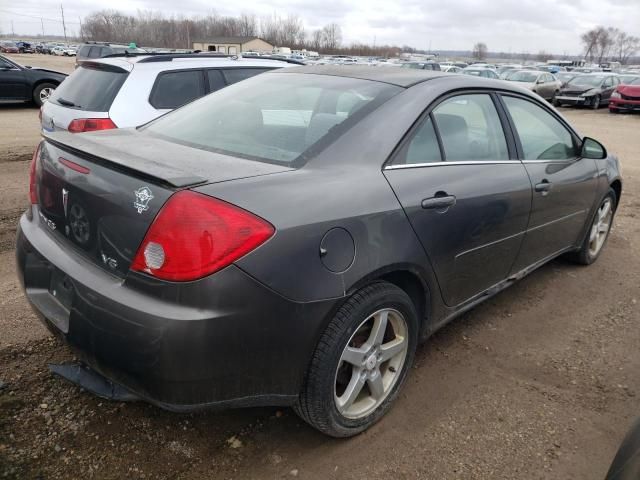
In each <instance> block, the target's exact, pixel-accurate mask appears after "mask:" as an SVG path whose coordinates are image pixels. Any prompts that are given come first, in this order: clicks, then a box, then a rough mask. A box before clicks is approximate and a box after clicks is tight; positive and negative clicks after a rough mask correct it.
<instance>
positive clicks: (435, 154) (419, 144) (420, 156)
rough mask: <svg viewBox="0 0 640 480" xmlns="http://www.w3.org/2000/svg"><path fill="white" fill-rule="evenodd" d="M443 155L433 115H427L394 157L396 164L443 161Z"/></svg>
mask: <svg viewBox="0 0 640 480" xmlns="http://www.w3.org/2000/svg"><path fill="white" fill-rule="evenodd" d="M441 161H442V155H441V154H440V147H439V145H438V137H437V136H436V131H435V129H434V128H433V121H432V120H431V116H428V117H426V118H425V119H424V120H423V121H422V123H421V124H420V125H419V126H418V127H417V128H416V129H415V130H414V132H413V134H412V135H411V137H410V138H409V139H407V141H405V142H404V144H403V145H402V147H400V150H399V151H398V153H397V154H396V156H395V157H394V159H393V164H394V165H415V164H419V163H433V162H441Z"/></svg>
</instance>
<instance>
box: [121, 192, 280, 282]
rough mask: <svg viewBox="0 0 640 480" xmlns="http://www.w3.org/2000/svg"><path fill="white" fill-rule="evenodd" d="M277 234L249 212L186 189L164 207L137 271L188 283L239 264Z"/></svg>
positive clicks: (137, 260)
mask: <svg viewBox="0 0 640 480" xmlns="http://www.w3.org/2000/svg"><path fill="white" fill-rule="evenodd" d="M273 233H274V228H273V226H272V225H271V224H270V223H268V222H267V221H265V220H263V219H262V218H260V217H257V216H255V215H253V214H252V213H250V212H247V211H246V210H243V209H241V208H239V207H236V206H234V205H231V204H229V203H226V202H223V201H221V200H217V199H215V198H212V197H208V196H206V195H202V194H200V193H195V192H192V191H189V190H183V191H181V192H178V193H176V194H174V195H173V196H172V197H171V198H169V200H168V201H167V203H166V204H165V205H164V206H163V207H162V209H161V210H160V212H159V213H158V215H157V216H156V218H155V220H154V221H153V223H152V224H151V227H149V230H148V231H147V234H146V235H145V237H144V240H143V241H142V243H141V244H140V247H139V248H138V252H137V253H136V256H135V258H134V259H133V263H132V264H131V270H135V271H139V272H146V273H148V274H151V275H153V276H154V277H158V278H162V279H164V280H171V281H177V282H184V281H189V280H196V279H198V278H202V277H204V276H206V275H210V274H212V273H214V272H216V271H218V270H220V269H222V268H224V267H226V266H228V265H230V264H231V263H233V262H235V261H236V260H237V259H239V258H240V257H242V256H244V255H246V254H247V253H249V252H250V251H252V250H254V249H255V248H257V247H258V246H259V245H261V244H263V243H264V242H265V241H267V240H268V239H269V238H270V237H271V236H272V235H273Z"/></svg>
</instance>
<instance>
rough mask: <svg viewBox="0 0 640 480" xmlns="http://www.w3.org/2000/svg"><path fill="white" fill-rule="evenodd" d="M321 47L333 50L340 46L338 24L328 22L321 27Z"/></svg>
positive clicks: (340, 35) (340, 36) (340, 37)
mask: <svg viewBox="0 0 640 480" xmlns="http://www.w3.org/2000/svg"><path fill="white" fill-rule="evenodd" d="M322 37H323V38H322V41H323V45H322V47H323V48H324V49H325V50H328V51H333V50H336V49H337V48H338V47H340V43H342V30H341V29H340V25H338V24H337V23H330V24H329V25H325V26H324V28H323V29H322Z"/></svg>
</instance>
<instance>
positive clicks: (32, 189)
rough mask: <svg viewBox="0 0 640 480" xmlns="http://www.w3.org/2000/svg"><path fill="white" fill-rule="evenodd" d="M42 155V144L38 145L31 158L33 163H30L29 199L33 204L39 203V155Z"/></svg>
mask: <svg viewBox="0 0 640 480" xmlns="http://www.w3.org/2000/svg"><path fill="white" fill-rule="evenodd" d="M39 156H40V144H38V146H37V147H36V151H35V152H33V157H32V158H31V165H29V200H30V201H31V205H37V203H38V178H37V176H38V175H37V172H38V157H39Z"/></svg>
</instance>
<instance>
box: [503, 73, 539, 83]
mask: <svg viewBox="0 0 640 480" xmlns="http://www.w3.org/2000/svg"><path fill="white" fill-rule="evenodd" d="M537 79H538V74H537V73H532V72H527V71H522V70H521V71H519V72H512V73H510V74H509V75H507V80H511V81H512V82H527V83H533V82H535V81H536V80H537Z"/></svg>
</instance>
